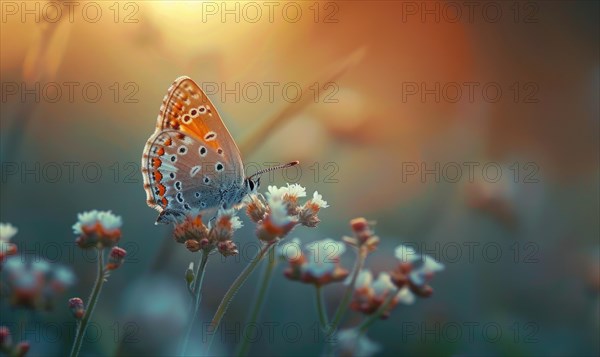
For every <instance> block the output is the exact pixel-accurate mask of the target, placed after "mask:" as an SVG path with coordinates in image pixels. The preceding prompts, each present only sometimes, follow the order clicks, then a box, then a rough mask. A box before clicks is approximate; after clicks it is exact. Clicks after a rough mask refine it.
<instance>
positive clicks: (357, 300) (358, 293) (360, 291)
mask: <svg viewBox="0 0 600 357" xmlns="http://www.w3.org/2000/svg"><path fill="white" fill-rule="evenodd" d="M392 294H394V297H393V298H392V300H391V302H390V304H389V305H388V306H387V307H386V309H385V311H383V313H382V315H381V318H382V319H386V318H388V317H389V315H390V312H391V311H392V309H393V308H394V307H395V306H396V305H397V304H398V303H399V302H401V303H403V304H406V305H410V304H412V303H413V302H414V300H415V297H414V295H413V294H412V293H411V292H410V290H409V289H407V288H403V289H401V290H400V291H397V288H396V286H395V285H394V283H392V280H391V278H390V274H388V273H386V272H381V273H379V275H378V276H377V279H376V280H375V281H373V274H372V273H371V271H369V270H362V271H361V272H360V273H359V274H358V277H357V278H356V283H355V290H354V297H353V300H352V302H351V304H350V307H351V308H352V309H353V310H356V311H360V312H362V313H364V314H367V315H371V314H373V313H375V312H376V311H377V310H378V309H379V308H380V307H381V305H383V303H384V302H385V301H386V300H387V298H388V297H390V296H391V295H392Z"/></svg>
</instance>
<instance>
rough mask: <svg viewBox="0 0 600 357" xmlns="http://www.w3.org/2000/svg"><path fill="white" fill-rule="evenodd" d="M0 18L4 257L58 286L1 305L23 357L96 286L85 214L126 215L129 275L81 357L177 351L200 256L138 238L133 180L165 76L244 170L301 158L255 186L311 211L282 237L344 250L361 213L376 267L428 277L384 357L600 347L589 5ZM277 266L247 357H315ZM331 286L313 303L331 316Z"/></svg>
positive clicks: (375, 335)
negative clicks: (54, 272)
mask: <svg viewBox="0 0 600 357" xmlns="http://www.w3.org/2000/svg"><path fill="white" fill-rule="evenodd" d="M469 4H470V5H469ZM1 6H2V8H1V11H2V14H1V16H2V22H1V31H0V40H1V46H0V47H1V48H0V50H1V53H2V55H1V59H2V60H1V63H0V69H1V77H2V78H1V82H2V102H1V103H2V108H1V112H0V114H1V121H0V128H1V134H0V137H1V153H0V157H1V162H2V167H1V175H0V176H1V179H2V181H1V186H0V187H1V197H0V209H1V212H0V215H1V217H0V221H2V222H9V223H11V224H13V225H14V226H15V227H17V228H18V229H19V232H18V234H17V235H16V236H15V237H14V238H13V240H12V242H13V243H15V244H16V245H17V246H18V248H19V254H20V255H19V257H20V259H24V260H36V259H39V257H44V258H45V259H47V260H49V261H51V262H52V263H56V264H62V265H64V266H69V267H72V269H73V272H74V275H75V276H76V279H77V282H76V283H75V284H74V285H73V286H71V287H70V288H69V289H68V290H67V291H66V292H65V293H64V294H62V295H60V296H57V297H56V303H55V307H54V308H53V309H50V310H48V311H37V310H33V311H32V310H30V309H22V308H17V307H14V306H11V304H10V299H2V303H1V305H0V312H1V323H2V325H6V326H9V327H11V330H13V334H14V336H13V338H16V339H19V338H21V339H27V340H28V341H30V343H31V351H30V354H31V355H62V354H64V353H66V351H68V349H69V348H70V345H71V342H72V338H73V335H72V330H73V322H72V317H71V316H70V313H69V311H68V308H67V306H66V301H67V299H68V298H69V297H72V296H81V297H82V298H87V296H88V294H89V291H90V289H91V286H92V284H93V282H94V277H95V266H94V265H95V264H94V263H93V261H92V259H91V257H89V256H87V255H86V254H85V253H82V251H80V250H79V249H78V248H75V245H74V239H75V235H74V234H73V232H72V229H71V226H72V225H73V224H74V223H75V222H76V219H77V217H76V215H77V213H79V212H82V211H86V210H90V209H102V210H108V209H110V210H112V211H113V212H114V213H115V214H118V215H120V216H122V218H123V229H122V230H123V238H122V240H121V244H120V245H121V246H123V247H124V248H125V249H127V250H128V252H129V257H128V260H127V262H126V263H125V265H124V266H123V267H122V268H121V269H120V270H119V271H118V272H115V273H114V274H113V275H112V276H111V278H110V280H109V282H108V283H107V284H106V285H105V287H104V290H103V291H102V297H101V300H100V302H99V305H98V306H97V309H96V312H95V316H94V318H93V320H94V328H91V329H90V332H88V333H89V334H90V336H89V337H88V339H87V340H86V342H85V343H84V346H83V350H82V351H83V353H84V354H89V355H107V354H108V355H114V354H118V355H127V354H130V355H140V354H152V355H173V353H175V351H178V350H177V346H179V343H180V339H181V335H182V333H183V330H184V327H185V323H186V318H187V313H188V304H189V297H188V295H187V292H186V288H185V282H184V280H183V274H184V272H185V269H186V268H187V266H188V264H189V262H190V261H196V260H197V256H195V255H194V254H192V253H190V252H188V251H187V250H185V249H184V247H183V246H182V245H179V244H177V243H176V242H175V241H174V240H173V239H172V238H171V230H172V227H168V226H155V225H154V221H155V219H156V212H155V211H154V210H152V209H150V208H148V207H147V206H146V203H145V193H144V190H143V188H142V177H141V172H140V169H139V162H140V158H141V155H142V149H143V147H144V144H145V142H146V140H147V138H148V137H149V136H150V135H151V134H152V132H153V130H154V125H155V122H156V115H157V114H158V109H159V107H160V104H161V100H162V98H163V96H164V95H165V93H166V90H167V88H168V87H169V85H171V83H172V82H173V80H175V78H177V77H178V76H181V75H187V76H190V77H191V78H193V79H194V80H195V81H196V82H198V83H199V84H200V85H201V86H202V87H203V88H204V89H205V91H206V92H207V94H208V95H209V97H210V98H211V100H212V101H213V103H214V104H215V106H216V107H217V108H218V110H219V112H220V114H221V116H222V118H223V119H224V121H225V123H226V125H227V126H228V128H229V130H230V131H231V133H232V135H233V137H234V138H235V139H236V141H237V142H238V145H239V146H240V148H241V151H242V155H243V158H244V160H245V162H246V163H247V165H248V167H249V168H248V171H250V172H251V171H255V170H256V169H257V168H258V167H265V166H266V165H269V163H271V164H272V163H273V162H286V161H290V160H300V161H301V166H300V167H299V169H298V170H295V169H289V170H286V171H283V172H277V173H274V174H273V175H271V176H268V177H267V176H264V177H263V179H262V182H263V189H265V190H266V186H267V184H275V185H283V184H285V183H286V182H298V183H300V184H302V185H303V186H305V187H306V188H307V190H308V191H309V193H311V194H312V191H315V190H317V191H319V193H322V194H323V196H324V198H325V199H326V200H327V201H328V202H329V204H330V206H331V207H330V208H327V209H324V210H323V211H322V212H321V213H320V217H321V219H322V223H321V224H320V225H319V227H318V228H316V229H308V228H298V229H296V230H295V231H293V232H292V235H291V237H299V238H300V239H301V241H303V242H309V241H312V240H316V239H323V238H326V237H331V238H334V239H340V238H341V237H342V236H343V235H349V234H350V230H349V225H348V222H349V220H350V219H352V218H355V217H361V216H362V217H366V218H367V219H369V220H373V221H376V222H377V225H376V233H377V234H378V235H379V236H380V238H381V240H382V242H381V245H380V249H379V250H378V251H377V252H375V253H374V254H373V255H372V256H370V257H369V259H368V260H367V266H368V267H369V268H370V269H371V270H372V271H374V272H380V271H389V270H392V269H393V268H394V267H395V264H396V263H395V258H394V254H393V250H394V248H395V247H396V246H397V245H398V244H400V243H402V242H405V243H407V242H408V243H410V244H412V245H413V246H415V247H416V248H417V250H418V251H422V252H425V253H427V254H429V255H431V256H433V257H435V258H436V259H437V260H439V261H441V262H443V263H444V264H445V265H446V270H445V271H444V272H443V273H440V274H439V275H438V276H437V277H436V279H435V281H434V282H433V284H432V285H433V287H434V289H435V294H434V295H433V297H431V298H430V299H426V300H419V301H418V302H417V303H416V304H415V305H412V306H409V307H407V306H401V307H398V308H397V309H396V310H395V311H394V312H393V314H392V316H391V317H390V319H388V320H386V321H382V322H379V323H377V324H376V325H374V327H373V328H372V329H371V330H370V331H369V337H370V338H371V339H372V340H374V341H376V342H377V343H379V344H380V345H381V347H382V349H381V351H380V352H379V353H380V354H381V355H399V354H410V355H414V354H419V355H420V354H430V355H498V354H511V355H514V354H519V355H523V354H527V355H598V354H599V353H600V345H599V340H598V330H599V328H600V319H599V314H600V308H599V301H600V300H599V293H600V260H599V259H600V242H599V233H600V232H599V231H600V229H599V222H598V217H599V216H600V212H599V195H600V192H599V188H598V182H599V170H598V166H599V165H598V164H599V150H598V149H599V135H600V134H599V117H600V116H599V114H600V113H599V104H598V98H599V82H600V81H599V76H600V65H599V49H598V43H599V38H598V36H599V33H600V32H599V29H598V26H599V21H598V20H599V19H598V14H599V5H598V2H590V1H547V2H546V1H543V2H542V1H539V2H538V1H525V2H520V1H515V2H504V1H501V2H500V1H498V2H482V3H477V4H476V5H473V4H471V3H463V2H436V1H428V2H410V1H406V2H403V1H348V2H342V1H340V2H335V1H323V2H318V1H317V2H308V1H297V2H243V1H240V2H231V3H227V4H224V3H221V2H210V1H208V2H202V1H179V2H178V1H172V2H170V1H169V2H167V1H123V2H104V1H102V2H84V1H82V2H77V3H76V5H69V4H67V3H62V2H60V1H50V2H44V1H32V2H12V1H2V2H1ZM242 216H243V215H242ZM243 220H244V222H245V227H244V228H243V229H242V230H241V231H239V232H238V233H237V234H236V237H235V241H236V243H237V244H238V246H239V247H240V255H239V256H238V257H234V258H228V259H224V258H221V257H220V256H215V258H212V259H211V261H209V265H208V268H207V273H206V279H205V282H204V284H205V285H204V286H205V288H204V294H203V301H202V310H201V311H200V316H201V317H200V319H201V321H203V322H207V321H209V320H210V317H211V316H212V314H213V312H214V311H215V309H216V307H217V305H218V303H219V301H220V298H221V297H222V295H223V294H224V293H225V291H226V290H227V288H228V286H229V285H230V284H231V282H232V281H233V280H234V279H235V277H236V276H237V273H239V272H240V271H241V270H242V269H243V268H244V266H246V265H247V263H248V262H249V260H250V259H251V258H252V256H253V255H254V253H255V252H256V248H257V246H258V244H257V240H256V238H255V236H254V232H253V226H252V224H251V222H250V221H249V219H248V218H247V217H245V216H244V217H243ZM353 259H354V256H353V254H352V253H351V252H350V251H348V252H347V253H346V254H345V255H344V256H343V257H342V265H344V266H345V267H347V268H350V267H351V266H352V264H353ZM284 265H285V264H280V265H279V266H278V268H277V271H276V272H275V275H274V279H273V282H272V285H271V289H270V293H269V295H268V297H267V304H266V308H265V309H264V310H263V314H262V317H261V319H260V322H259V325H260V326H261V327H262V330H261V331H262V334H263V335H262V337H261V338H258V339H257V341H256V342H255V343H253V344H252V348H251V353H252V354H261V355H307V354H319V353H321V352H322V351H323V345H324V344H323V341H322V340H320V339H319V338H317V337H318V334H317V332H316V331H317V329H318V328H317V326H318V325H317V321H318V319H317V316H316V313H315V312H314V301H313V298H314V296H313V295H314V292H313V291H312V289H311V287H310V286H305V285H302V284H298V283H296V282H291V281H288V280H286V279H285V278H284V276H283V275H282V270H283V268H284ZM259 275H260V274H254V276H253V277H252V278H251V279H250V280H249V281H248V283H247V284H246V285H245V286H244V287H243V288H242V289H241V290H240V292H239V293H238V296H237V297H236V299H235V300H234V301H233V303H232V305H231V307H230V309H229V312H228V314H227V316H226V318H225V320H224V321H223V324H222V326H221V327H222V329H223V330H224V332H223V335H217V336H218V338H217V339H216V341H215V346H214V347H213V348H214V349H213V352H214V353H218V354H231V353H233V351H234V348H235V344H236V339H239V338H240V334H241V332H240V331H241V330H240V329H243V323H244V321H245V319H246V313H247V311H248V309H249V304H250V302H251V301H252V298H253V296H254V291H255V286H256V285H257V281H258V276H259ZM3 279H5V277H3ZM342 290H343V285H342V284H334V285H330V286H327V288H326V289H325V294H326V297H327V304H328V305H329V309H330V310H333V309H334V308H335V306H336V302H337V301H339V298H340V295H341V293H342ZM359 318H360V316H359V315H358V314H357V313H351V314H350V316H349V318H348V319H347V320H346V321H345V324H344V325H345V326H350V325H352V324H355V323H356V322H357V321H359ZM269 324H270V325H269ZM268 326H274V327H273V331H274V334H273V336H272V338H269V336H268V334H267V333H268V332H269V327H268ZM201 328H203V326H202V324H200V323H199V324H198V326H197V328H196V332H195V333H196V337H197V338H196V339H195V340H194V339H193V340H192V342H191V350H190V351H196V352H194V353H199V351H200V348H201V342H202V341H200V335H199V332H200V329H201ZM298 331H299V332H298ZM20 336H21V337H20Z"/></svg>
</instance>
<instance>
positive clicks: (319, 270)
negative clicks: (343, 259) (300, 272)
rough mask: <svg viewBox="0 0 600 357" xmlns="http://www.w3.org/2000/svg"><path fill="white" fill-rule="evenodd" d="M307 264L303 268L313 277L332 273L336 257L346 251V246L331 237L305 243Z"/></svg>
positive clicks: (335, 264)
mask: <svg viewBox="0 0 600 357" xmlns="http://www.w3.org/2000/svg"><path fill="white" fill-rule="evenodd" d="M306 250H307V253H308V254H307V264H305V265H304V266H303V269H304V270H305V271H307V272H309V273H310V274H311V275H312V276H314V277H322V276H325V275H327V274H331V273H333V271H334V270H335V269H336V267H337V261H338V258H339V257H340V256H341V255H342V254H344V252H345V251H346V246H345V245H344V244H343V243H341V242H337V241H334V240H333V239H331V238H327V239H323V240H319V241H315V242H312V243H309V244H307V245H306Z"/></svg>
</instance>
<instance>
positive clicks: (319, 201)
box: [312, 191, 329, 208]
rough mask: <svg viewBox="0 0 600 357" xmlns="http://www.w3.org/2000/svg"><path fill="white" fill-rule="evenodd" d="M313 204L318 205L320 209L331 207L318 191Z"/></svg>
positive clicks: (315, 193)
mask: <svg viewBox="0 0 600 357" xmlns="http://www.w3.org/2000/svg"><path fill="white" fill-rule="evenodd" d="M312 203H313V204H315V205H317V206H318V207H319V208H326V207H329V205H328V204H327V201H325V200H323V196H322V195H320V194H319V192H317V191H315V192H314V193H313V198H312Z"/></svg>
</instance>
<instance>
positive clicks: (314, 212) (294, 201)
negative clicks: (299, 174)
mask: <svg viewBox="0 0 600 357" xmlns="http://www.w3.org/2000/svg"><path fill="white" fill-rule="evenodd" d="M302 197H306V189H305V188H304V187H302V186H300V185H298V184H292V185H290V184H287V187H276V186H269V187H268V192H267V198H266V199H265V198H264V197H263V196H262V195H253V196H251V197H250V198H249V200H248V205H247V208H246V212H247V214H248V216H249V217H250V219H252V220H253V221H254V222H255V223H256V224H257V228H256V235H257V237H258V238H259V239H260V240H262V241H264V242H272V241H273V240H276V239H281V238H283V237H285V236H286V235H287V234H288V233H289V232H290V231H291V230H292V229H293V228H294V227H295V226H296V225H298V224H301V225H303V226H306V227H316V226H317V224H319V222H320V220H319V217H318V213H319V211H320V210H321V208H325V207H329V206H328V205H327V202H326V201H324V200H323V197H322V196H321V195H320V194H319V193H318V192H316V191H315V192H314V193H313V197H312V198H311V199H309V200H307V201H306V202H305V203H304V204H303V205H300V203H299V202H298V199H299V198H302Z"/></svg>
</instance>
